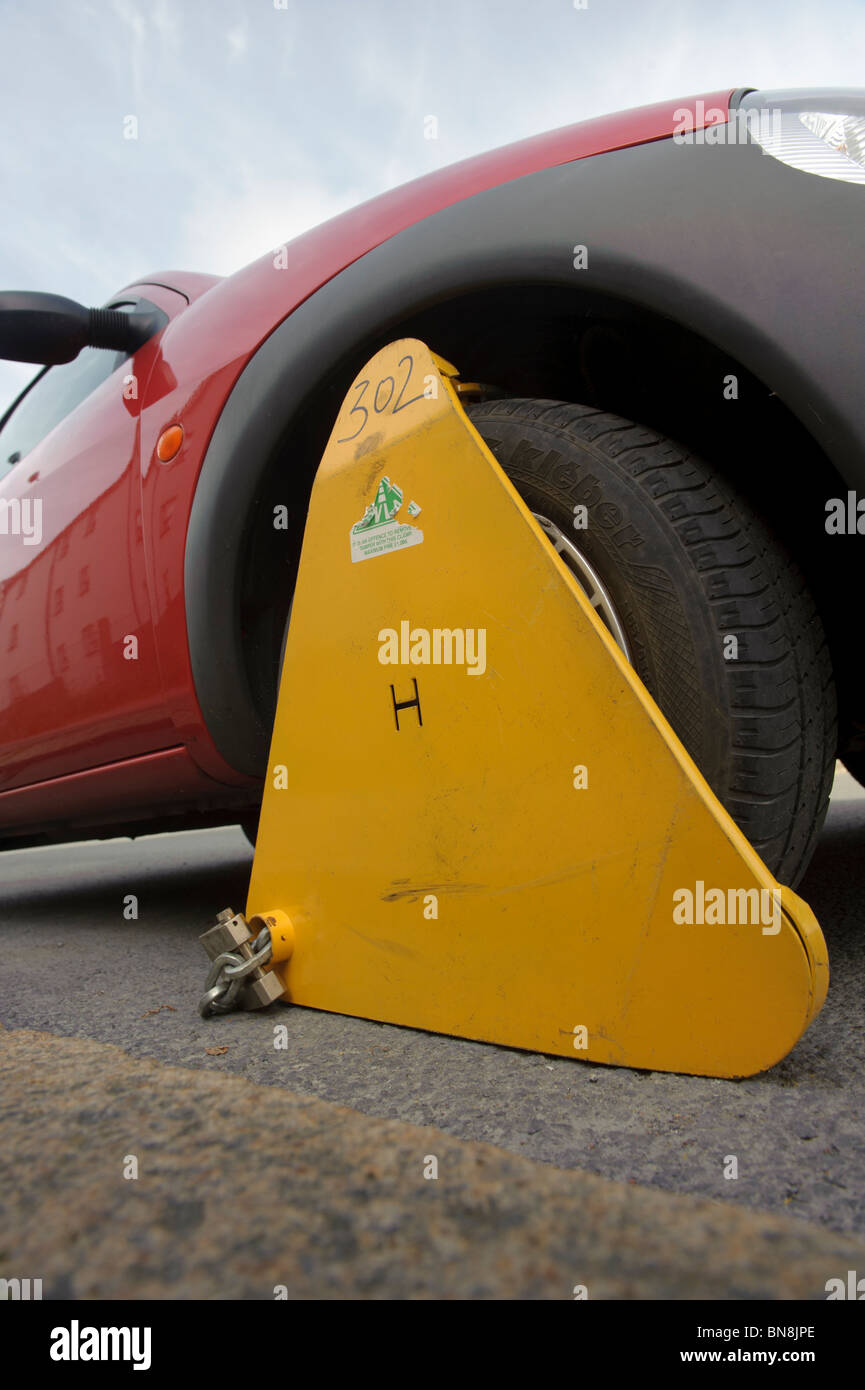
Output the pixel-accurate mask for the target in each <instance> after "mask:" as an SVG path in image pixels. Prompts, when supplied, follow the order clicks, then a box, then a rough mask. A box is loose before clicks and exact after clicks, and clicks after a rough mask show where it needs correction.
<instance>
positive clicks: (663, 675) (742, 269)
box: [0, 89, 865, 883]
mask: <svg viewBox="0 0 865 1390" xmlns="http://www.w3.org/2000/svg"><path fill="white" fill-rule="evenodd" d="M863 183H865V97H863V94H862V93H849V92H825V91H824V92H815V91H807V92H779V93H772V92H769V93H767V92H754V91H751V90H746V89H742V90H739V91H735V92H733V91H724V92H718V93H712V94H707V95H705V96H703V97H702V98H698V99H695V98H691V99H687V100H684V101H678V102H669V103H663V104H661V105H657V106H652V107H647V108H645V109H642V110H637V111H629V112H625V113H624V114H621V115H616V116H609V117H603V118H601V119H598V120H593V121H589V122H586V123H583V124H580V125H575V126H570V127H567V128H565V129H562V130H558V131H554V132H553V133H551V134H547V135H543V136H539V137H537V138H534V139H530V140H525V141H522V142H521V143H519V144H516V145H511V146H509V147H507V148H505V149H502V150H498V151H496V152H494V153H492V154H488V155H484V156H482V157H479V158H475V159H471V160H468V161H466V162H464V163H462V164H459V165H456V166H454V167H453V168H450V169H445V170H443V171H440V172H437V173H434V174H431V175H429V176H427V177H424V178H421V179H418V180H416V181H415V182H414V183H411V184H408V185H407V186H405V187H403V188H399V189H396V190H395V191H393V192H390V193H387V194H384V195H383V196H382V197H379V198H376V199H374V200H372V201H371V202H369V203H366V204H365V205H363V206H362V207H360V208H358V209H356V210H354V211H352V212H349V213H346V214H344V215H342V216H340V217H337V218H335V219H334V220H333V221H331V222H328V223H326V224H324V225H323V226H321V227H318V228H316V229H315V230H314V231H311V232H308V233H307V234H305V235H304V236H301V237H299V238H298V239H297V240H295V241H293V242H291V243H290V244H289V245H287V246H284V247H279V248H275V249H274V250H272V251H270V252H268V254H266V255H265V256H263V257H262V258H261V259H260V260H258V261H256V262H254V263H253V264H252V265H250V266H247V267H246V268H245V269H243V270H241V271H239V272H238V273H237V274H235V275H232V276H230V277H228V278H226V279H222V280H220V279H217V278H216V277H214V276H209V275H200V274H186V273H175V272H167V271H166V272H160V273H158V274H152V275H145V276H142V277H141V279H140V280H138V281H137V282H136V283H134V284H132V285H129V286H127V287H126V288H125V289H124V290H122V291H121V292H120V293H118V294H117V295H115V296H114V297H113V298H112V299H111V300H109V301H108V303H107V305H106V306H105V309H102V310H92V311H88V310H85V309H83V308H81V306H78V305H75V304H73V303H72V302H71V301H68V300H63V299H58V298H56V297H53V296H39V295H32V294H20V293H9V294H5V295H3V296H2V297H0V355H2V356H5V357H9V358H15V359H17V360H22V361H30V362H35V363H40V364H48V365H47V366H46V370H44V371H42V372H40V373H39V374H38V375H37V376H36V378H35V380H34V381H33V383H32V384H31V385H30V386H29V387H28V388H27V390H25V391H24V392H23V393H22V395H21V396H20V397H19V399H18V400H17V401H16V402H15V403H14V405H13V406H12V407H11V409H10V410H9V411H7V413H6V415H5V416H4V417H3V420H2V421H0V564H2V569H0V662H2V664H0V839H2V841H3V843H4V844H6V845H7V846H19V845H22V844H25V843H34V842H37V841H40V840H41V841H44V840H47V839H55V840H56V839H72V838H76V837H82V836H87V837H89V836H93V835H99V834H107V835H110V834H117V833H129V832H132V833H146V832H148V831H153V830H156V829H166V828H171V827H177V828H181V827H186V826H195V825H207V824H214V823H220V822H237V821H241V822H242V823H244V824H254V822H255V819H256V815H257V807H258V803H259V800H260V796H261V788H262V781H263V778H264V775H265V771H266V765H267V757H268V742H269V735H270V728H271V721H272V716H273V711H274V706H275V698H276V692H277V684H278V678H279V671H280V656H281V651H282V646H283V640H284V635H285V630H286V624H287V620H288V614H289V608H290V602H291V597H292V589H293V582H294V576H295V571H296V566H297V563H298V556H299V549H300V544H301V538H302V535H303V529H304V519H305V513H306V506H307V500H308V497H309V492H310V487H311V483H312V479H313V476H314V474H315V470H316V466H317V463H318V460H319V458H320V456H321V453H322V450H323V448H324V445H325V443H326V441H327V438H328V435H329V432H330V430H331V426H332V424H333V421H334V419H335V416H336V413H337V410H338V407H339V405H340V402H341V401H342V399H343V396H344V394H345V392H346V391H347V389H348V387H349V385H350V383H351V381H352V379H353V377H354V375H355V373H356V372H357V370H358V369H359V367H360V366H361V365H362V364H363V362H364V361H365V360H366V359H367V358H368V357H370V356H371V355H372V353H373V352H374V351H375V350H376V349H378V348H379V347H380V346H382V345H383V344H384V343H386V342H388V341H390V340H393V339H396V338H400V337H405V336H412V337H418V338H421V339H423V340H424V341H425V342H427V343H428V344H429V345H430V347H431V348H432V349H433V350H434V351H435V352H437V353H439V354H440V355H442V356H443V357H445V358H447V359H448V360H450V361H451V362H453V363H454V364H455V365H456V366H457V367H458V369H459V371H460V374H461V377H462V379H463V380H464V381H466V382H475V383H479V384H480V385H479V387H478V389H477V390H475V391H474V393H473V394H471V395H469V396H468V397H467V399H468V401H469V402H470V403H469V407H468V408H469V410H470V412H471V414H472V418H473V420H474V423H475V424H476V426H477V428H478V429H479V430H480V431H481V433H482V434H483V435H484V437H485V438H486V440H487V441H488V443H489V445H490V446H491V448H492V449H493V451H494V452H495V454H496V455H497V457H498V459H499V460H500V462H501V464H502V466H503V467H504V468H505V470H506V471H507V472H508V474H509V475H510V477H511V478H512V479H513V481H514V483H515V485H516V486H517V487H518V489H519V490H520V491H521V492H522V494H523V496H524V497H525V498H526V500H527V502H528V503H529V505H530V506H531V508H532V510H533V511H534V513H535V514H536V515H537V516H538V518H539V519H540V520H541V523H542V525H543V527H544V529H545V530H546V531H547V534H548V535H549V538H550V540H551V542H552V544H554V545H555V546H557V548H558V549H559V550H560V551H561V553H562V554H563V556H564V557H565V558H566V560H567V562H568V563H569V564H571V566H572V567H573V569H574V571H575V573H576V574H577V576H578V577H579V578H580V580H581V582H582V583H583V584H584V586H585V588H586V589H587V591H588V592H589V593H590V595H591V597H592V601H593V602H594V604H595V606H596V608H597V610H598V611H599V613H600V614H601V616H602V617H603V619H604V621H605V622H606V623H607V625H608V626H609V628H610V630H611V631H612V632H613V634H614V635H615V637H616V639H617V640H618V641H619V643H620V645H621V646H622V648H623V650H624V651H625V652H626V653H627V655H628V656H629V658H630V660H631V661H632V663H633V665H634V667H635V668H636V670H637V672H638V673H639V675H640V676H641V678H642V679H643V680H644V682H645V684H646V686H647V687H648V689H649V690H650V691H651V693H652V694H653V695H654V697H655V698H656V699H657V700H658V702H659V704H660V706H661V708H662V709H663V710H664V712H665V714H666V715H667V717H668V718H669V720H670V721H671V723H672V724H673V726H674V728H675V729H676V730H677V732H678V734H679V735H680V737H681V738H682V740H683V742H684V743H685V745H686V747H687V748H688V750H689V751H690V752H691V754H692V755H693V757H694V758H695V760H696V762H697V764H698V765H699V767H700V768H701V770H702V771H703V773H704V775H705V776H706V778H707V780H708V781H709V783H710V785H711V786H712V787H713V788H714V790H715V792H716V793H717V794H718V796H719V797H720V799H721V800H722V801H723V802H724V804H725V805H726V806H727V808H728V809H729V811H730V812H731V814H732V815H733V816H734V818H735V819H736V821H737V822H738V823H739V825H740V826H741V827H742V829H743V830H744V832H745V834H746V835H747V836H748V837H749V839H750V840H751V842H752V843H753V844H754V846H755V847H756V848H757V850H758V851H759V853H760V854H761V855H762V856H763V858H764V859H765V861H766V862H767V864H768V865H769V867H770V868H771V869H772V870H773V872H774V873H775V874H776V875H777V876H778V877H779V878H781V879H782V881H786V882H788V883H795V882H796V881H797V879H798V878H799V876H800V875H801V873H802V872H803V870H804V867H805V865H806V863H807V861H808V858H809V855H810V853H811V851H812V849H813V846H814V842H815V839H816V836H817V833H818V831H819V827H820V824H821V822H822V818H823V816H824V814H825V810H826V805H827V801H828V796H829V789H830V784H831V778H832V769H833V764H834V760H835V758H836V755H840V756H841V757H843V758H844V759H845V761H846V763H847V766H848V767H849V768H850V769H851V770H852V771H853V772H854V773H855V774H862V773H863V769H865V755H863V750H865V702H863V688H862V682H861V680H860V678H859V667H858V651H857V647H858V642H854V641H853V639H852V637H851V634H850V609H849V607H848V605H849V603H850V602H851V601H852V596H853V594H854V593H855V592H856V590H855V587H854V584H855V580H856V577H857V576H858V571H857V570H854V564H855V555H854V551H856V550H857V549H858V550H859V551H861V543H860V545H859V547H858V548H857V547H856V545H855V542H854V540H853V539H852V537H853V536H855V535H857V534H860V526H861V529H862V530H865V517H862V518H861V519H860V513H859V508H860V507H861V508H862V510H863V511H865V502H863V503H860V502H858V495H857V489H858V492H860V493H862V495H863V497H865V392H863V390H862V381H863V377H865V332H863V323H865V289H863V277H862V264H863V253H865V217H863V211H865V206H863V201H862V200H863V196H865V190H863V187H862V185H863ZM857 185H858V186H857ZM370 406H371V403H370V402H364V401H358V403H357V409H358V410H359V411H364V410H368V409H369V408H370ZM845 594H846V595H847V598H846V599H845V598H844V595H845Z"/></svg>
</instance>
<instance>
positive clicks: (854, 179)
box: [731, 90, 865, 184]
mask: <svg viewBox="0 0 865 1390" xmlns="http://www.w3.org/2000/svg"><path fill="white" fill-rule="evenodd" d="M739 113H741V115H739ZM735 116H738V118H739V121H740V122H741V123H744V125H745V127H746V129H747V131H748V135H749V137H750V139H751V140H753V141H754V142H755V143H756V144H758V145H759V146H760V147H761V149H763V150H765V152H766V154H771V155H773V156H774V158H775V159H780V160H781V162H782V163H783V164H789V165H791V166H792V168H794V169H801V170H803V172H804V173H806V174H819V175H820V177H821V178H825V179H843V180H844V181H845V182H846V183H861V184H865V92H861V91H860V92H849V91H841V90H838V91H817V90H814V91H800V92H788V91H782V92H749V93H748V95H747V96H745V97H743V98H742V99H741V101H740V102H739V103H738V108H737V111H736V113H731V120H732V119H734V117H735Z"/></svg>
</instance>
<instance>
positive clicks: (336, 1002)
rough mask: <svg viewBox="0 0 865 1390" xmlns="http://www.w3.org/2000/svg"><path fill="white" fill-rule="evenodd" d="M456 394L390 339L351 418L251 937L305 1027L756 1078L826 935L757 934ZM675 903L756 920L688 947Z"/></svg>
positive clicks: (617, 672)
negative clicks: (274, 941) (286, 954)
mask: <svg viewBox="0 0 865 1390" xmlns="http://www.w3.org/2000/svg"><path fill="white" fill-rule="evenodd" d="M454 375H455V372H454V369H453V368H452V367H450V366H449V365H448V364H447V363H444V362H442V361H441V360H440V359H438V358H434V357H433V356H432V355H431V353H430V351H429V350H428V348H426V347H425V346H424V344H422V343H420V342H417V341H415V340H410V339H406V340H403V341H401V342H397V343H392V344H390V345H389V346H388V347H387V348H384V349H383V350H382V351H381V352H379V353H378V354H377V355H376V356H375V357H374V358H373V359H372V361H371V362H369V363H368V364H367V366H366V367H365V368H364V370H363V372H362V373H361V374H360V376H359V377H358V378H357V380H356V381H355V383H354V384H353V385H352V388H351V390H350V391H349V393H348V395H347V397H346V400H345V402H344V404H343V406H342V409H341V411H340V414H339V417H338V419H337V422H336V425H335V427H334V430H333V434H332V435H331V439H330V442H329V444H328V446H327V449H326V451H325V453H324V456H323V459H322V462H321V465H320V467H319V470H318V475H317V477H316V481H315V486H314V488H313V493H312V499H311V502H310V507H309V516H308V520H307V527H306V534H305V537H304V543H303V553H302V557H301V562H300V570H299V575H298V581H297V589H296V593H295V598H294V606H293V609H292V615H291V624H290V630H289V634H288V641H287V645H286V653H285V662H284V668H283V674H282V681H281V686H280V691H279V702H278V709H277V714H276V722H275V726H274V731H273V742H272V747H271V754H270V769H269V775H268V781H267V786H266V790H265V795H264V804H263V808H262V815H261V824H260V829H259V836H258V844H257V847H256V853H255V861H254V865H253V872H252V881H251V886H250V894H249V902H248V906H247V916H250V915H251V914H253V913H262V912H270V911H272V910H274V909H276V908H279V909H281V910H283V911H284V912H286V913H287V914H288V916H289V917H290V919H291V923H292V925H293V930H294V944H293V950H292V952H291V955H290V958H289V959H288V960H287V961H284V962H282V963H281V964H279V965H277V966H276V967H275V968H276V969H278V970H279V971H280V974H281V976H282V979H283V981H284V982H285V984H286V987H287V997H288V998H289V999H290V1000H291V1001H293V1002H294V1003H297V1004H302V1005H311V1006H313V1007H315V1008H319V1009H328V1010H332V1011H335V1012H338V1013H345V1014H355V1015H359V1016H362V1017H365V1018H373V1019H381V1020H385V1021H389V1022H391V1023H397V1024H405V1025H409V1026H411V1027H414V1028H424V1029H431V1030H434V1031H436V1032H442V1033H452V1034H457V1035H460V1036H464V1037H468V1038H478V1039H485V1040H487V1041H490V1042H496V1043H501V1044H506V1045H509V1046H514V1047H520V1048H531V1049H535V1050H538V1051H541V1052H549V1053H559V1054H561V1055H563V1056H568V1057H576V1058H583V1059H587V1060H591V1061H592V1062H608V1063H618V1064H623V1065H627V1066H633V1067H645V1068H655V1069H658V1070H665V1071H682V1072H694V1073H698V1074H705V1075H711V1076H739V1075H748V1074H751V1073H754V1072H757V1071H760V1070H761V1069H763V1068H765V1067H768V1066H771V1065H772V1064H773V1063H775V1062H777V1061H778V1060H779V1059H780V1058H781V1057H783V1056H784V1055H785V1054H786V1053H787V1052H788V1051H789V1049H790V1048H791V1047H792V1046H793V1045H794V1044H795V1042H796V1041H797V1039H798V1038H799V1037H800V1036H801V1034H802V1033H803V1032H804V1030H805V1029H806V1027H807V1026H808V1024H809V1023H810V1021H811V1020H812V1019H813V1018H814V1016H815V1015H816V1014H817V1012H818V1011H819V1009H820V1007H821V1005H822V1003H823V999H824V998H825V993H826V985H827V980H828V964H827V957H826V948H825V943H824V941H823V937H822V935H821V932H820V929H819V927H818V925H817V923H816V920H815V919H814V917H813V914H812V913H811V911H810V909H809V908H808V907H807V905H806V904H805V903H803V902H802V901H801V899H799V898H797V897H796V895H795V894H793V893H792V892H790V891H789V890H788V889H786V888H785V889H781V890H780V903H781V906H782V909H783V910H779V911H777V912H774V903H775V901H776V900H774V899H772V898H771V893H772V891H773V890H776V889H777V888H778V885H777V884H776V883H775V881H774V879H773V878H772V876H771V874H770V873H769V871H768V870H767V868H766V867H765V865H764V864H763V863H762V861H761V860H760V858H759V857H758V855H757V854H756V853H755V852H754V851H753V849H752V848H751V847H750V846H749V844H748V843H747V841H746V840H745V839H744V837H743V836H742V835H741V833H740V832H739V830H738V829H737V828H736V826H735V825H734V824H733V822H732V820H731V819H730V817H729V816H728V815H727V813H726V812H725V811H724V809H723V808H722V807H721V805H720V803H719V802H718V801H717V800H716V798H715V797H714V796H713V794H712V792H711V791H710V790H709V788H708V786H707V785H706V783H705V781H704V780H703V778H702V777H701V775H700V773H699V772H698V771H697V769H696V767H695V766H694V764H693V763H692V761H691V759H690V758H689V757H688V755H687V753H686V752H685V750H684V749H683V747H682V745H681V744H680V742H679V740H678V739H677V737H676V736H675V734H674V733H673V731H672V730H671V728H670V726H669V725H668V724H667V722H666V720H665V719H664V717H663V715H662V714H661V713H660V711H659V709H658V707H657V706H656V705H655V703H654V701H653V700H652V699H651V698H650V697H649V695H648V693H647V691H646V690H645V688H644V686H643V685H642V683H641V682H640V681H639V679H638V678H637V677H636V676H635V674H634V672H633V671H632V670H631V668H630V666H629V665H628V664H627V662H626V661H625V659H624V658H623V657H622V655H621V653H620V652H619V650H618V648H617V647H616V645H615V643H614V642H613V640H612V638H611V637H610V636H609V634H608V633H607V631H606V629H605V628H604V627H603V625H602V623H601V622H600V621H599V619H598V618H597V617H596V615H595V614H594V613H593V611H592V609H591V607H590V605H589V603H588V601H587V599H586V598H585V596H584V594H583V593H582V590H581V589H580V587H579V585H578V584H577V583H576V581H575V579H574V578H573V576H572V575H571V573H570V572H569V570H568V569H567V568H566V566H565V565H564V563H563V562H562V561H561V559H560V558H559V556H558V555H557V554H556V553H555V552H554V551H553V549H552V547H551V546H550V545H549V543H548V542H547V541H546V539H545V537H544V536H543V533H542V532H541V530H540V528H539V527H538V526H537V524H536V523H535V521H534V520H533V518H532V516H531V515H530V513H529V511H528V509H527V508H526V506H525V505H524V503H523V502H522V500H521V498H520V497H519V496H518V494H517V493H516V491H515V490H514V488H513V487H512V486H511V484H510V482H509V481H508V479H507V478H506V477H505V475H504V473H503V472H502V470H501V469H500V467H499V466H498V464H497V463H496V461H495V459H494V458H493V456H492V454H491V453H490V452H489V450H488V449H487V447H486V445H485V444H484V443H483V441H482V440H481V439H480V436H479V435H478V434H477V432H476V431H475V429H474V428H473V427H472V425H471V423H470V422H469V420H468V419H467V417H466V415H465V413H464V411H463V409H462V407H461V406H460V404H459V401H458V399H457V395H456V392H455V390H454V387H453V385H452V384H451V380H450V378H451V377H452V376H454ZM383 480H384V481H383ZM361 522H363V526H362V528H361V529H360V530H357V529H354V530H353V528H356V527H357V526H358V523H361ZM403 527H404V528H410V529H405V530H403V529H400V528H403ZM404 624H407V625H408V627H404V626H403V625H404ZM445 630H448V631H449V632H450V633H451V635H453V633H454V631H455V630H459V631H461V632H462V633H463V635H464V638H466V639H467V637H468V634H469V633H473V634H474V638H473V641H472V644H471V648H470V651H469V650H468V649H467V650H466V651H464V653H463V655H464V657H465V658H466V659H465V660H464V661H462V662H459V661H458V660H457V659H456V658H458V657H459V655H460V652H459V643H458V641H457V639H455V638H453V637H452V645H451V648H450V654H451V657H452V658H453V659H452V660H451V662H450V663H449V664H446V663H445V660H444V657H445V654H446V650H447V647H446V639H445V637H444V636H443V635H441V634H443V633H444V631H445ZM436 631H438V632H439V634H440V640H439V645H438V648H437V649H436V647H435V633H436ZM481 631H482V632H483V633H484V638H485V651H484V661H483V663H482V662H481V659H480V649H481V636H480V634H481ZM424 632H426V634H427V639H426V643H425V639H424V636H423V634H424ZM394 639H395V640H394ZM404 639H405V640H404ZM436 652H437V653H438V656H439V662H438V664H436V663H435V662H434V660H433V658H434V656H435V655H436ZM412 653H414V656H415V657H416V658H417V660H415V661H414V662H412V660H411V657H412ZM470 654H471V655H472V656H473V658H474V661H473V664H472V662H471V661H469V659H468V657H469V655H470ZM424 655H426V656H427V657H429V660H428V661H427V662H424V661H423V660H422V658H423V657H424ZM388 656H389V657H393V658H395V662H396V663H397V664H387V663H385V661H384V660H382V659H380V658H382V657H388ZM404 657H407V658H408V662H407V664H403V662H402V658H404ZM482 665H483V669H481V666H482ZM414 682H416V683H417V685H416V687H415V685H414ZM396 706H402V707H401V708H399V709H397V708H396ZM580 768H583V769H584V772H582V773H581V772H580V771H579V769H580ZM583 783H585V785H582V784H583ZM701 885H702V897H701ZM681 890H687V893H690V895H691V901H692V903H693V905H694V914H693V915H695V916H700V915H701V908H700V904H701V903H704V901H705V899H706V897H707V896H708V895H709V894H710V890H721V893H722V894H723V895H724V903H725V910H724V916H725V917H727V916H729V915H730V911H729V904H730V903H732V904H733V905H734V907H735V908H736V912H735V913H734V914H733V915H736V916H737V917H738V918H740V919H741V918H742V917H745V918H746V919H747V920H744V921H742V920H738V921H735V922H733V923H729V922H723V923H715V922H713V921H712V920H711V918H712V913H711V911H707V910H705V908H704V910H703V914H702V915H703V916H704V918H705V917H706V916H709V918H710V920H709V921H708V922H707V921H705V920H703V921H695V922H693V923H690V924H689V923H687V922H681V921H677V920H675V918H676V915H677V913H678V915H679V916H682V915H683V914H684V911H685V909H684V908H683V907H682V903H683V902H686V901H687V893H686V894H684V897H683V893H682V891H681ZM730 890H744V893H745V895H746V894H747V892H748V890H758V895H759V890H765V892H766V894H767V895H769V896H767V897H766V898H764V899H762V900H760V899H759V897H757V901H758V902H759V905H760V907H761V908H762V909H763V911H762V913H755V910H754V902H755V895H753V894H752V896H751V897H750V898H748V897H747V896H745V895H743V896H742V897H741V898H739V897H735V896H734V897H733V898H730V897H729V892H730ZM674 895H676V896H674ZM714 902H715V904H716V905H717V902H718V897H717V896H715V897H714ZM770 904H771V905H772V906H773V911H770V910H769V905H770ZM715 915H720V913H718V912H717V909H716V910H715ZM755 915H756V916H757V920H756V921H754V920H751V919H752V918H753V917H754V916H755Z"/></svg>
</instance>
